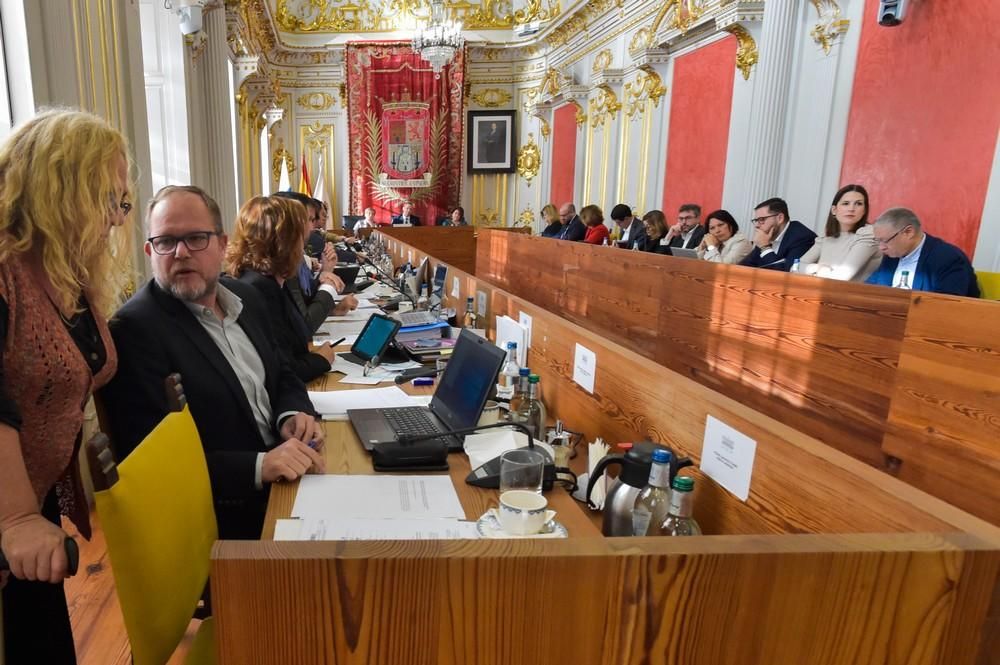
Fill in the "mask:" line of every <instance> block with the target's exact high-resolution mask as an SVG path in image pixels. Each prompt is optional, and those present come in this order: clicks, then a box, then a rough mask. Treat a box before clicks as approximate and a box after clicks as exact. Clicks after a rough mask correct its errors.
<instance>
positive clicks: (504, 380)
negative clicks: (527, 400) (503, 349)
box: [497, 342, 521, 402]
mask: <svg viewBox="0 0 1000 665" xmlns="http://www.w3.org/2000/svg"><path fill="white" fill-rule="evenodd" d="M520 372H521V367H520V365H518V364H517V342H507V362H506V363H505V364H504V366H503V369H502V370H500V381H499V382H498V383H497V399H500V400H505V401H508V402H509V401H510V399H511V398H512V397H513V396H514V390H515V389H516V388H517V379H518V375H519V374H520Z"/></svg>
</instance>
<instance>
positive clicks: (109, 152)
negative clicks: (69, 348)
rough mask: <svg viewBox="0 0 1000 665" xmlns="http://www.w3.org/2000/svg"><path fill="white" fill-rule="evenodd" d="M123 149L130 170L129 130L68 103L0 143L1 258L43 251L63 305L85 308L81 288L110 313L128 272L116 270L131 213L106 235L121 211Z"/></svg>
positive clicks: (124, 255) (123, 257) (124, 254)
mask: <svg viewBox="0 0 1000 665" xmlns="http://www.w3.org/2000/svg"><path fill="white" fill-rule="evenodd" d="M119 156H120V157H121V158H122V159H124V160H125V162H126V165H127V167H128V170H129V172H130V173H131V170H132V162H131V160H130V158H129V154H128V144H127V142H126V141H125V137H124V136H122V135H121V133H120V132H118V130H116V129H114V128H113V127H111V125H109V124H108V123H107V122H106V121H105V120H103V119H102V118H99V117H98V116H96V115H93V114H90V113H85V112H82V111H74V110H69V109H52V110H47V111H43V112H41V113H39V114H37V115H36V116H35V117H34V118H32V119H31V120H28V121H27V122H25V123H24V124H22V125H21V126H19V127H17V128H16V129H15V130H14V132H13V133H12V134H11V135H10V136H9V137H8V139H7V140H6V141H5V142H4V144H3V146H0V262H4V261H9V260H10V259H11V258H13V257H16V256H20V255H23V254H26V253H28V252H30V251H32V250H33V249H34V250H36V251H38V252H39V253H40V256H41V261H42V268H43V270H44V271H45V274H46V275H47V276H48V278H49V281H50V282H51V284H52V288H53V290H54V291H55V296H56V299H57V301H58V302H56V303H55V304H56V305H57V306H58V307H59V309H60V310H62V312H63V313H69V312H76V311H78V310H79V309H80V305H79V301H80V295H81V294H82V293H83V292H86V294H87V297H88V298H90V299H91V300H92V302H91V303H90V304H91V306H92V307H94V308H95V309H96V310H98V311H102V312H106V313H109V312H108V308H109V306H110V305H111V300H112V296H113V295H115V294H116V292H118V293H120V292H121V291H120V289H121V287H123V286H124V284H123V282H124V281H125V280H127V279H128V274H127V273H126V271H125V270H117V271H116V270H114V268H115V267H116V265H119V267H120V265H121V264H126V265H127V263H126V262H127V261H128V257H129V244H130V240H131V233H130V232H129V229H130V227H131V224H128V221H127V220H128V218H127V217H126V225H125V226H122V227H112V228H111V231H110V236H108V237H106V236H105V233H106V232H107V229H108V227H109V226H111V223H110V219H109V216H110V215H114V214H117V213H118V210H117V206H118V204H119V199H118V192H117V188H118V182H117V174H116V170H115V161H116V159H117V158H118V157H119ZM129 180H131V179H129ZM126 186H127V189H128V191H127V192H126V196H127V198H129V199H131V198H132V196H131V193H132V191H133V188H132V186H131V182H129V183H128V184H127V185H126Z"/></svg>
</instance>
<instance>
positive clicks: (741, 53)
mask: <svg viewBox="0 0 1000 665" xmlns="http://www.w3.org/2000/svg"><path fill="white" fill-rule="evenodd" d="M726 32H728V33H731V34H732V35H734V36H735V37H736V42H737V44H738V46H737V48H736V67H737V68H738V69H739V70H740V72H742V73H743V80H745V81H749V80H750V70H751V69H752V68H753V66H754V65H756V64H757V59H758V57H759V54H758V53H757V42H755V41H754V39H753V35H751V34H750V32H749V31H748V30H747V29H746V28H744V27H743V26H742V25H740V24H739V23H733V24H732V25H729V26H726Z"/></svg>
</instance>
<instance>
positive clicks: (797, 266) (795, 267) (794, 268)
mask: <svg viewBox="0 0 1000 665" xmlns="http://www.w3.org/2000/svg"><path fill="white" fill-rule="evenodd" d="M801 264H802V262H801V261H800V260H799V259H795V260H794V261H792V268H791V270H789V272H799V270H801V268H802V265H801Z"/></svg>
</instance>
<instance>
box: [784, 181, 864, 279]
mask: <svg viewBox="0 0 1000 665" xmlns="http://www.w3.org/2000/svg"><path fill="white" fill-rule="evenodd" d="M881 260H882V254H881V252H879V249H878V243H876V242H875V236H874V235H873V234H872V228H871V226H869V225H868V192H867V191H866V190H865V188H864V187H862V186H861V185H846V186H844V187H841V188H840V189H839V190H838V191H837V194H836V196H834V197H833V205H831V206H830V216H829V217H828V218H827V220H826V235H825V236H823V237H820V238H816V244H814V245H813V246H812V248H811V249H810V250H809V251H808V252H806V253H805V254H804V255H803V256H802V259H801V260H800V269H799V271H800V272H803V273H805V274H807V275H816V276H818V277H828V278H830V279H839V280H842V281H852V282H863V281H865V279H867V278H868V276H869V275H870V274H872V273H873V272H875V269H876V268H877V267H878V264H879V262H880V261H881Z"/></svg>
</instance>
